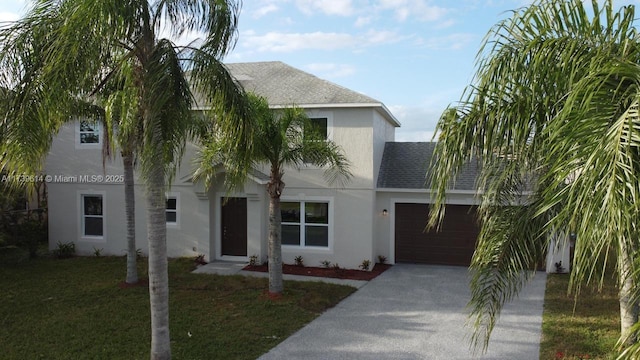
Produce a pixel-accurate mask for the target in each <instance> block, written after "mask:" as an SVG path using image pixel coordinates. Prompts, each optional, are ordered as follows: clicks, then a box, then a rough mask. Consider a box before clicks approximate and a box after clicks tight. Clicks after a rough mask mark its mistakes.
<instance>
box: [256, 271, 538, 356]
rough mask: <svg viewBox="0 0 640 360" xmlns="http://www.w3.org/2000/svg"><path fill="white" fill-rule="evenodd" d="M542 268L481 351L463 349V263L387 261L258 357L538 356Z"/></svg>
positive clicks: (465, 289)
mask: <svg viewBox="0 0 640 360" xmlns="http://www.w3.org/2000/svg"><path fill="white" fill-rule="evenodd" d="M545 279H546V274H544V273H542V272H538V273H537V274H536V277H535V278H534V280H533V282H532V283H530V284H529V285H528V286H527V287H526V288H525V289H524V290H523V291H522V292H521V293H520V296H519V298H518V299H517V300H515V301H514V302H512V303H510V304H508V305H507V306H506V307H505V308H504V310H503V311H502V314H501V317H500V320H499V321H498V325H497V326H496V329H495V330H494V332H493V335H492V340H491V343H490V345H489V350H488V352H487V353H486V354H484V355H482V356H473V355H472V354H471V353H470V352H469V340H468V339H469V335H470V329H469V328H467V327H465V322H466V320H467V314H468V312H467V311H466V309H465V306H466V304H467V301H468V300H469V297H470V292H469V275H468V270H467V269H466V268H463V267H449V266H433V265H409V264H400V265H395V266H393V267H392V268H391V269H389V270H388V271H386V272H385V273H383V274H382V275H381V276H379V277H378V278H376V279H374V280H372V281H370V282H369V284H367V285H365V286H364V287H362V288H361V289H359V290H358V291H357V292H356V293H354V294H353V295H351V296H350V297H349V298H347V299H345V300H344V301H342V302H341V303H340V304H338V305H337V306H336V307H335V308H333V309H330V310H329V311H327V312H326V313H324V314H322V315H321V316H320V317H318V318H317V319H316V320H314V321H313V322H311V323H310V324H308V325H307V326H305V327H304V328H302V329H301V330H300V331H298V332H297V333H295V334H294V335H292V336H291V337H289V338H288V339H286V340H285V341H284V342H282V343H281V344H279V345H278V346H276V347H275V348H273V349H272V350H271V351H269V352H268V353H267V354H264V355H263V356H261V357H260V358H259V359H261V360H268V359H305V360H308V359H322V360H327V359H349V360H351V359H509V360H512V359H519V360H528V359H532V360H533V359H535V360H537V359H538V352H539V346H540V335H541V323H542V305H543V300H544V287H545Z"/></svg>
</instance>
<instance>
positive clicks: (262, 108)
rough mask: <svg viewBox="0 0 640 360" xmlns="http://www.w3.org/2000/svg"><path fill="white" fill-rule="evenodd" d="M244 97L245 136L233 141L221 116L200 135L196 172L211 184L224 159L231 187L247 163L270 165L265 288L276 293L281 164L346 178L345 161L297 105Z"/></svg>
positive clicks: (279, 269)
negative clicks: (246, 103)
mask: <svg viewBox="0 0 640 360" xmlns="http://www.w3.org/2000/svg"><path fill="white" fill-rule="evenodd" d="M247 97H248V99H249V104H250V110H249V112H248V115H247V116H248V118H247V119H245V120H246V123H247V125H246V130H245V131H247V133H249V134H250V136H249V137H246V138H245V139H246V141H247V142H244V143H240V142H238V141H237V140H236V139H237V138H238V136H237V135H236V133H235V132H234V131H229V130H228V128H226V129H225V128H221V127H224V126H225V124H226V123H229V121H228V119H225V118H221V119H220V121H218V123H217V127H214V128H213V129H212V130H211V131H210V132H209V136H208V137H207V138H205V139H204V141H203V145H202V148H201V150H200V151H201V153H200V159H199V163H200V166H199V168H198V170H197V171H196V174H195V176H196V178H204V179H205V182H206V183H207V184H210V183H211V182H212V181H213V180H214V178H215V174H216V171H217V169H218V167H219V165H223V166H224V169H225V185H226V187H227V189H228V190H229V191H232V190H233V189H236V188H237V187H239V186H242V184H244V182H245V181H246V179H247V174H248V172H249V171H250V170H251V169H254V168H256V167H257V166H259V165H261V164H267V165H268V166H269V168H270V172H269V177H270V180H269V183H268V184H267V193H268V194H269V293H270V294H272V295H279V294H281V293H282V291H283V284H282V248H281V226H280V225H281V220H282V218H281V213H280V196H281V195H282V192H283V191H284V187H285V183H284V182H283V176H284V172H285V168H286V167H287V166H289V167H296V168H300V167H301V166H302V165H303V164H312V165H317V166H320V167H326V168H325V170H324V174H325V179H326V180H327V182H329V183H335V182H336V181H347V180H348V179H350V178H351V172H350V170H349V167H350V165H349V161H348V160H347V159H346V157H345V156H344V155H343V154H342V151H341V149H340V147H339V146H338V145H336V144H335V143H334V142H332V141H330V140H326V139H324V138H323V136H322V135H320V134H319V131H318V129H316V128H314V126H313V123H312V122H311V121H310V119H309V118H308V117H307V116H306V114H305V113H304V111H303V110H302V109H300V108H298V107H288V108H285V109H282V111H281V112H274V111H272V110H271V109H270V108H269V104H268V102H267V100H266V99H265V98H264V97H260V96H257V95H255V94H251V93H249V94H247ZM243 151H244V152H245V154H246V155H245V156H244V157H239V156H237V154H238V153H240V152H243Z"/></svg>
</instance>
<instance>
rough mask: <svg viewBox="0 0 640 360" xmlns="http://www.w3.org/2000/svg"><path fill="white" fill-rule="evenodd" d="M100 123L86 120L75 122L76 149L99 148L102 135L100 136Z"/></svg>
mask: <svg viewBox="0 0 640 360" xmlns="http://www.w3.org/2000/svg"><path fill="white" fill-rule="evenodd" d="M100 127H101V125H100V122H98V121H94V120H88V119H79V120H78V121H77V122H76V147H77V148H101V146H102V134H100Z"/></svg>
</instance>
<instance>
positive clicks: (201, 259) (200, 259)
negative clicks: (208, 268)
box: [193, 254, 207, 265]
mask: <svg viewBox="0 0 640 360" xmlns="http://www.w3.org/2000/svg"><path fill="white" fill-rule="evenodd" d="M193 262H195V263H196V265H207V262H206V261H205V259H204V254H198V255H196V257H195V258H194V259H193Z"/></svg>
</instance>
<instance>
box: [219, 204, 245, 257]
mask: <svg viewBox="0 0 640 360" xmlns="http://www.w3.org/2000/svg"><path fill="white" fill-rule="evenodd" d="M221 229H222V234H221V235H222V236H221V237H222V249H221V255H223V256H224V255H227V256H247V199H246V198H222V222H221Z"/></svg>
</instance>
